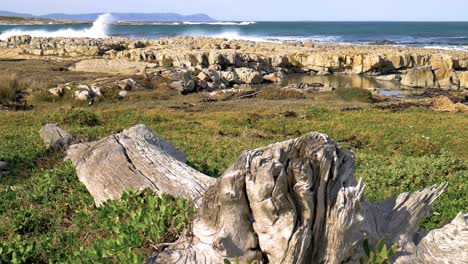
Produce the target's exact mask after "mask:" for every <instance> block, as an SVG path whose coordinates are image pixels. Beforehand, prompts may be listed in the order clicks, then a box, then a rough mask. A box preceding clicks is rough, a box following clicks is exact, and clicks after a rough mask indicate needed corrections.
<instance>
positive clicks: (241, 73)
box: [234, 67, 263, 84]
mask: <svg viewBox="0 0 468 264" xmlns="http://www.w3.org/2000/svg"><path fill="white" fill-rule="evenodd" d="M234 71H235V72H236V74H237V76H238V77H239V81H240V82H242V83H246V84H259V83H262V82H263V75H262V74H261V73H260V72H259V71H256V70H252V69H250V68H247V67H242V68H236V69H235V70H234Z"/></svg>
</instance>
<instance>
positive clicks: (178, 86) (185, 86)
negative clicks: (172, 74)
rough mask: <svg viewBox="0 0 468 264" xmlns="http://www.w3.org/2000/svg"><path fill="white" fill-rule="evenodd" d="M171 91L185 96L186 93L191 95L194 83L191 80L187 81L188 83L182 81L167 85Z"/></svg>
mask: <svg viewBox="0 0 468 264" xmlns="http://www.w3.org/2000/svg"><path fill="white" fill-rule="evenodd" d="M169 86H170V87H171V88H172V89H174V90H176V91H178V92H180V93H182V94H186V93H191V92H193V91H194V90H195V82H194V81H193V80H189V81H184V80H181V81H175V82H172V83H171V84H170V85H169Z"/></svg>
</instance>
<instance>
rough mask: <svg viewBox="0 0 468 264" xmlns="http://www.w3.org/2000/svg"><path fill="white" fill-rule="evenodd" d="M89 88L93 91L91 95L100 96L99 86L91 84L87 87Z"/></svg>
mask: <svg viewBox="0 0 468 264" xmlns="http://www.w3.org/2000/svg"><path fill="white" fill-rule="evenodd" d="M89 89H90V91H91V92H92V93H93V96H98V97H102V92H101V88H99V87H97V86H94V85H92V86H90V87H89Z"/></svg>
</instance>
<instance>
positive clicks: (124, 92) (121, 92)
mask: <svg viewBox="0 0 468 264" xmlns="http://www.w3.org/2000/svg"><path fill="white" fill-rule="evenodd" d="M127 95H128V91H125V90H123V91H120V92H119V98H124V97H126V96H127Z"/></svg>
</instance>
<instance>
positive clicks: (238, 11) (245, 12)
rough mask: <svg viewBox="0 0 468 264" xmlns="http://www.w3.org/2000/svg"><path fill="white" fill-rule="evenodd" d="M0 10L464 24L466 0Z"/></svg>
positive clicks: (3, 1) (103, 0) (239, 0)
mask: <svg viewBox="0 0 468 264" xmlns="http://www.w3.org/2000/svg"><path fill="white" fill-rule="evenodd" d="M0 10H7V11H14V12H26V13H33V14H45V13H91V12H141V13H152V12H155V13H157V12H176V13H181V14H192V13H206V14H208V15H210V16H211V17H213V18H215V19H218V20H346V21H351V20H387V21H388V20H391V21H402V20H404V21H468V0H380V1H376V0H321V1H318V0H281V1H279V0H165V1H160V0H0Z"/></svg>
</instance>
